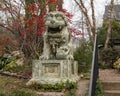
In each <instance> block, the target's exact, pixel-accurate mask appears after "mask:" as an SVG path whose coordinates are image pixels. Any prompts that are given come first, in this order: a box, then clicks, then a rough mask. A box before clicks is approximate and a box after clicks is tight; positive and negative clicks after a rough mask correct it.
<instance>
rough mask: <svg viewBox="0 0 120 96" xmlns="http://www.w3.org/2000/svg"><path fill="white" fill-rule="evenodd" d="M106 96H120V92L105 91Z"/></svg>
mask: <svg viewBox="0 0 120 96" xmlns="http://www.w3.org/2000/svg"><path fill="white" fill-rule="evenodd" d="M104 96H120V90H105V91H104Z"/></svg>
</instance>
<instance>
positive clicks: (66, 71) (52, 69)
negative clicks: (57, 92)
mask: <svg viewBox="0 0 120 96" xmlns="http://www.w3.org/2000/svg"><path fill="white" fill-rule="evenodd" d="M77 66H78V65H77V63H76V62H75V61H71V60H42V61H41V60H34V61H33V74H32V79H31V80H30V81H29V82H28V85H29V84H32V83H34V82H36V83H42V84H46V83H47V84H55V83H58V82H66V81H67V80H69V81H72V82H76V81H77V80H78V79H79V78H78V75H77V74H78V73H77Z"/></svg>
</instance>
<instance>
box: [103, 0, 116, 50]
mask: <svg viewBox="0 0 120 96" xmlns="http://www.w3.org/2000/svg"><path fill="white" fill-rule="evenodd" d="M113 6H114V0H111V4H110V5H109V9H108V11H109V12H110V13H109V16H108V17H109V18H108V29H107V36H106V41H105V45H104V48H105V49H106V48H108V45H109V41H110V38H111V27H112V24H111V19H112V14H113Z"/></svg>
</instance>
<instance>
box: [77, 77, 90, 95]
mask: <svg viewBox="0 0 120 96" xmlns="http://www.w3.org/2000/svg"><path fill="white" fill-rule="evenodd" d="M89 82H90V80H86V79H81V80H80V81H79V82H78V84H77V91H76V96H88V94H87V93H88V88H89Z"/></svg>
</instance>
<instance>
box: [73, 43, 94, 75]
mask: <svg viewBox="0 0 120 96" xmlns="http://www.w3.org/2000/svg"><path fill="white" fill-rule="evenodd" d="M92 49H93V46H92V44H91V42H87V41H86V42H84V43H81V44H80V47H78V48H77V49H76V51H75V53H74V58H75V60H76V61H78V72H79V73H81V72H85V73H86V72H87V71H89V69H90V67H91V62H92Z"/></svg>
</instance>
